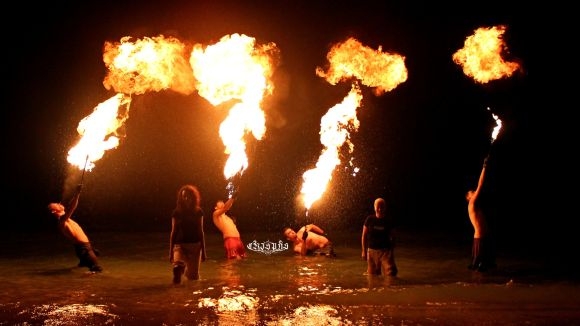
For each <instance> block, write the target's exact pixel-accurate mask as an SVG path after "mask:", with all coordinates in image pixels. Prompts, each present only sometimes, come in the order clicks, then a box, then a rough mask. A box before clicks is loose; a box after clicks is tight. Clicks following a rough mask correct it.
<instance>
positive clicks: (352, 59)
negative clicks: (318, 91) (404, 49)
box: [316, 38, 407, 95]
mask: <svg viewBox="0 0 580 326" xmlns="http://www.w3.org/2000/svg"><path fill="white" fill-rule="evenodd" d="M326 57H327V59H328V62H329V63H330V68H329V69H328V71H327V72H324V71H323V70H322V68H320V67H318V68H316V74H317V75H318V76H320V77H323V78H326V81H328V82H329V83H330V84H332V85H336V84H337V83H338V82H340V81H344V80H346V79H348V78H353V77H354V78H356V79H357V80H360V82H361V83H362V84H363V85H366V86H369V87H374V88H375V93H376V94H377V95H381V94H382V93H384V92H388V91H391V90H393V89H394V88H395V87H397V86H398V85H399V84H400V83H402V82H405V81H406V80H407V67H405V57H403V56H401V55H398V54H392V53H388V52H383V51H382V48H381V47H379V49H378V50H374V49H372V48H369V47H366V46H364V45H363V44H362V43H360V42H359V41H357V40H356V39H354V38H349V39H347V40H346V41H345V42H342V43H339V44H336V45H334V46H333V47H332V48H331V49H330V52H329V53H328V54H327V56H326Z"/></svg>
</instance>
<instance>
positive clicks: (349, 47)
mask: <svg viewBox="0 0 580 326" xmlns="http://www.w3.org/2000/svg"><path fill="white" fill-rule="evenodd" d="M327 59H328V61H329V63H330V68H329V70H328V71H327V72H324V71H323V70H322V69H321V68H317V69H316V74H317V75H318V76H320V77H324V78H326V80H327V81H328V82H329V83H330V84H332V85H335V84H336V83H338V82H339V81H342V80H346V79H348V78H353V77H354V78H356V79H357V80H359V81H360V82H361V83H362V84H363V85H366V86H370V87H374V88H375V89H374V92H375V94H376V95H381V94H383V93H384V92H387V91H391V90H392V89H394V88H395V87H397V85H399V84H400V83H402V82H404V81H406V80H407V68H406V67H405V58H404V57H403V56H401V55H398V54H389V53H386V52H382V51H381V48H380V47H379V49H378V50H373V49H370V48H368V47H365V46H363V45H362V44H361V43H360V42H359V41H357V40H355V39H353V38H349V39H348V40H346V41H345V42H343V43H340V44H337V45H335V46H333V47H332V49H331V50H330V52H329V53H328V55H327ZM361 101H362V94H361V91H360V88H359V86H358V85H357V83H353V85H352V88H351V90H350V92H349V94H348V95H347V96H346V97H345V99H344V100H343V102H342V103H340V104H338V105H336V106H334V107H332V108H331V109H330V110H329V111H328V112H327V113H326V114H325V115H324V116H323V117H322V119H321V122H320V142H321V143H322V144H323V145H324V149H323V151H322V154H321V155H320V157H319V158H318V162H317V163H316V168H313V169H310V170H308V171H306V172H305V173H304V174H303V179H304V184H303V185H302V188H301V194H302V199H303V201H304V205H305V207H306V210H308V209H310V207H311V206H312V204H313V203H314V202H315V201H317V200H318V199H319V198H320V197H321V196H322V194H323V193H324V191H325V190H326V187H327V185H328V183H329V182H330V180H331V179H332V172H333V171H334V169H335V168H336V167H337V166H338V165H339V164H340V157H339V152H338V151H339V150H340V148H341V147H342V146H343V145H344V144H345V143H346V144H347V145H348V148H349V153H351V154H352V153H353V151H354V145H353V144H352V143H351V142H350V130H353V131H357V130H358V127H359V121H358V119H357V116H356V110H357V108H358V107H359V106H360V103H361ZM351 164H352V162H351ZM355 171H358V168H355ZM307 214H308V212H307Z"/></svg>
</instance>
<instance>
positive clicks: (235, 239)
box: [212, 197, 246, 259]
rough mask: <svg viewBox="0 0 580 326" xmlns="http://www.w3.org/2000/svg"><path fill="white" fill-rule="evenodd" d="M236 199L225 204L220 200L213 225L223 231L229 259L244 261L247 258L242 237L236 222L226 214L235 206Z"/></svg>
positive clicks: (214, 214) (214, 213) (216, 207)
mask: <svg viewBox="0 0 580 326" xmlns="http://www.w3.org/2000/svg"><path fill="white" fill-rule="evenodd" d="M234 200H235V199H234V198H233V197H232V198H230V199H228V200H227V201H226V202H225V203H224V202H223V201H222V200H219V201H218V202H217V203H216V205H215V210H214V212H213V215H212V218H213V224H215V226H216V227H217V228H218V229H219V230H220V231H221V233H222V235H223V238H224V248H225V250H226V257H227V258H228V259H242V258H245V257H246V248H245V247H244V243H243V242H242V239H241V237H240V232H239V231H238V228H237V227H236V223H235V221H234V220H233V219H232V218H231V217H230V216H228V215H227V214H226V213H227V211H229V210H230V208H231V207H232V205H233V204H234Z"/></svg>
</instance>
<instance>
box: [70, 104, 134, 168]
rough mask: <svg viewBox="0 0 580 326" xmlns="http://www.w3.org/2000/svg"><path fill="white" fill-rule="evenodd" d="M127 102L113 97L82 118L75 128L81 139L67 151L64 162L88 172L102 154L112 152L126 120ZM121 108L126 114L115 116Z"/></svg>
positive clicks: (120, 113)
mask: <svg viewBox="0 0 580 326" xmlns="http://www.w3.org/2000/svg"><path fill="white" fill-rule="evenodd" d="M130 102H131V99H130V97H127V96H124V95H123V94H117V95H115V96H113V97H111V98H110V99H108V100H106V101H105V102H103V103H101V104H99V105H98V106H97V107H96V108H95V110H94V111H93V113H91V114H90V115H88V116H86V117H85V118H83V119H82V120H81V121H80V122H79V125H78V127H77V131H78V133H79V134H80V135H81V139H80V140H79V142H78V143H77V144H76V145H75V146H74V147H73V148H71V149H70V150H69V152H68V157H67V161H68V162H69V163H70V164H72V165H74V166H76V167H78V168H79V169H83V171H84V170H88V171H91V170H92V169H93V167H94V166H95V164H94V162H95V161H97V160H99V159H101V158H102V157H103V155H104V154H105V151H106V150H109V149H112V148H116V147H117V146H118V145H119V138H118V137H117V136H118V133H117V130H118V129H119V127H121V126H122V125H123V123H124V122H125V120H127V118H128V117H129V104H130ZM122 105H125V106H126V110H125V111H124V112H119V110H118V109H119V107H121V106H122ZM87 162H88V164H87Z"/></svg>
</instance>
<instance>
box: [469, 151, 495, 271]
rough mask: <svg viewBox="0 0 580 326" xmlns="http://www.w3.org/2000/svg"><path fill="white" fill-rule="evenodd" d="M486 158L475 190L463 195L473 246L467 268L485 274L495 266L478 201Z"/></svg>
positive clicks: (484, 219)
mask: <svg viewBox="0 0 580 326" xmlns="http://www.w3.org/2000/svg"><path fill="white" fill-rule="evenodd" d="M488 158H489V155H488V156H487V157H486V158H485V160H484V161H483V167H482V169H481V174H480V175H479V181H478V183H477V188H476V189H475V190H469V191H467V193H466V195H465V199H466V200H467V213H468V215H469V220H470V221H471V224H472V225H473V229H474V233H473V246H472V249H471V255H472V259H471V264H469V266H468V268H469V269H471V270H475V271H478V272H485V271H487V270H488V269H489V268H494V267H495V266H496V263H495V250H494V246H493V239H492V237H491V234H490V233H491V232H490V230H489V226H488V225H487V221H486V218H485V213H484V212H483V209H482V204H481V199H480V195H481V189H482V186H483V182H484V179H485V170H486V167H487V161H488Z"/></svg>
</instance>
